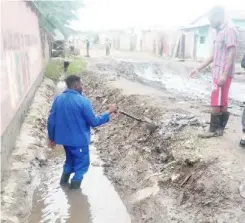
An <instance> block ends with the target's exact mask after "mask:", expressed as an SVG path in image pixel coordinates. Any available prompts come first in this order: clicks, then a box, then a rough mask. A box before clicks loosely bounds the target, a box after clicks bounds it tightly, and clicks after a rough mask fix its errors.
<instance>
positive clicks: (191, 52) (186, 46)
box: [178, 11, 245, 60]
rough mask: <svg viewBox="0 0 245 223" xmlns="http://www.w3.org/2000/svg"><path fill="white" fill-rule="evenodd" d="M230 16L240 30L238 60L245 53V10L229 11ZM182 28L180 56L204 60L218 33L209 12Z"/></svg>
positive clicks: (233, 23)
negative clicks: (211, 24)
mask: <svg viewBox="0 0 245 223" xmlns="http://www.w3.org/2000/svg"><path fill="white" fill-rule="evenodd" d="M228 16H229V19H230V21H231V23H232V25H233V26H234V27H236V28H237V31H238V47H237V49H238V54H237V60H240V59H241V57H242V55H243V54H244V53H245V11H239V12H238V11H236V12H229V13H228ZM181 30H182V35H181V37H180V40H179V42H180V44H179V45H180V46H179V50H178V56H180V57H183V58H193V59H197V60H202V59H204V58H206V57H207V56H208V55H209V54H210V51H211V49H212V43H213V40H214V37H215V34H216V33H215V30H214V29H213V28H211V27H210V25H209V21H208V17H207V13H205V14H204V15H202V16H200V17H199V18H197V19H196V20H195V21H193V22H192V23H191V24H190V25H189V26H186V27H184V28H182V29H181Z"/></svg>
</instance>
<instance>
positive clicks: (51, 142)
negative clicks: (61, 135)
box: [48, 139, 56, 149]
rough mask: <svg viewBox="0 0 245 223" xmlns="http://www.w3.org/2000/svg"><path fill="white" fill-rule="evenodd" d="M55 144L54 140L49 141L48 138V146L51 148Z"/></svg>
mask: <svg viewBox="0 0 245 223" xmlns="http://www.w3.org/2000/svg"><path fill="white" fill-rule="evenodd" d="M55 146H56V144H55V142H53V141H51V140H50V139H49V140H48V147H49V148H51V149H53V148H54V147H55Z"/></svg>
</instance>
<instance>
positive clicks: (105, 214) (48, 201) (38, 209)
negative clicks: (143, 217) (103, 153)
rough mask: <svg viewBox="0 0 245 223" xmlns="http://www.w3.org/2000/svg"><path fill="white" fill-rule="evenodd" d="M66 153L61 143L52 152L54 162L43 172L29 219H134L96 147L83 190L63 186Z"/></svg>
mask: <svg viewBox="0 0 245 223" xmlns="http://www.w3.org/2000/svg"><path fill="white" fill-rule="evenodd" d="M63 153H64V152H63V148H61V147H58V148H56V149H55V150H54V151H53V152H52V153H51V154H50V157H49V160H50V164H49V166H48V167H46V168H44V169H43V171H42V174H41V181H42V184H40V185H39V186H38V187H37V188H36V190H35V192H34V196H33V201H32V203H33V207H32V211H31V215H30V217H29V222H30V223H36V222H67V223H69V222H70V223H73V222H83V223H92V222H93V223H103V222H108V223H114V222H118V223H130V216H129V214H128V213H127V210H126V208H125V206H124V205H123V203H122V201H121V199H120V197H119V196H118V194H117V192H116V191H115V190H114V187H113V185H112V184H111V182H110V181H109V180H108V179H107V178H106V176H105V175H104V173H103V163H102V162H101V161H100V159H99V157H98V155H97V150H96V148H95V147H94V146H91V148H90V154H91V167H90V169H89V171H88V173H87V174H86V178H85V179H84V181H83V184H82V191H81V190H77V191H72V190H71V189H70V188H69V187H68V186H64V187H60V185H59V180H60V174H61V170H62V166H63V162H64V154H63Z"/></svg>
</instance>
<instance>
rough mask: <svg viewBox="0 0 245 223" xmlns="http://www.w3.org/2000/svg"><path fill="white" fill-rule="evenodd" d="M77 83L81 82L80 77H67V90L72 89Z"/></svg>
mask: <svg viewBox="0 0 245 223" xmlns="http://www.w3.org/2000/svg"><path fill="white" fill-rule="evenodd" d="M78 81H81V77H79V76H77V75H69V76H68V77H67V78H66V79H65V82H66V86H67V87H68V88H72V87H74V84H75V83H76V82H78Z"/></svg>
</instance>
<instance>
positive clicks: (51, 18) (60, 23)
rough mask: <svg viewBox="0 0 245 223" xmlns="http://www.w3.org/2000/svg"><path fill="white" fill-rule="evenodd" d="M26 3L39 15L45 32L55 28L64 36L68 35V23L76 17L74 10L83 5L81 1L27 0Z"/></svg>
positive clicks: (52, 30)
mask: <svg viewBox="0 0 245 223" xmlns="http://www.w3.org/2000/svg"><path fill="white" fill-rule="evenodd" d="M27 4H28V5H29V6H30V7H31V8H32V9H33V10H35V12H36V13H37V14H38V16H39V21H40V26H41V27H42V28H44V29H45V30H46V31H47V32H52V33H53V32H54V31H55V30H56V29H58V30H60V32H61V33H62V34H63V35H64V36H68V35H69V30H70V29H69V28H68V25H69V23H70V21H72V20H75V19H77V16H76V14H75V13H76V11H77V10H78V9H79V8H81V7H82V6H83V3H82V1H81V0H80V1H79V0H76V1H55V0H53V1H42V0H39V1H36V0H32V1H27Z"/></svg>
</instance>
